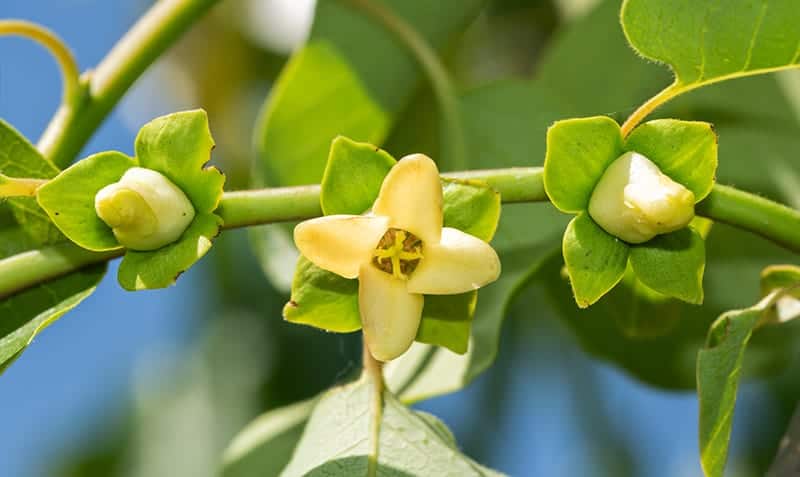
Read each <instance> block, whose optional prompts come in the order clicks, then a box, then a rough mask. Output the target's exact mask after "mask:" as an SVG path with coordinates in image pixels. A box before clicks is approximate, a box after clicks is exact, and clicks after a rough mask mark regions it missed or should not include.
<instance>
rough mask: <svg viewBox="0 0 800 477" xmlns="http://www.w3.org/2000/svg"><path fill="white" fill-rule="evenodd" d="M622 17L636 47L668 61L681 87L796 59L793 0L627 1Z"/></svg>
mask: <svg viewBox="0 0 800 477" xmlns="http://www.w3.org/2000/svg"><path fill="white" fill-rule="evenodd" d="M621 17H622V28H623V30H624V31H625V35H626V36H627V38H628V41H629V42H630V43H631V45H632V46H633V47H634V48H635V49H636V51H638V52H639V53H640V54H641V55H642V56H644V57H646V58H648V59H651V60H656V61H660V62H663V63H666V64H668V65H670V67H671V68H672V69H673V71H674V72H675V76H676V78H675V79H676V84H677V85H678V86H680V87H682V88H694V87H698V86H701V85H703V84H707V83H712V82H715V81H721V80H724V79H728V78H735V77H739V76H746V75H753V74H758V73H763V72H766V71H774V70H778V69H784V68H790V67H793V66H797V65H798V64H800V54H798V50H797V44H798V42H800V30H798V29H797V25H798V24H800V12H799V11H798V9H797V5H796V4H794V3H793V2H791V1H782V0H764V1H760V2H753V1H749V0H730V1H726V2H701V3H698V2H696V1H694V0H668V1H663V0H626V1H625V2H624V4H623V6H622V14H621ZM667 26H668V27H667Z"/></svg>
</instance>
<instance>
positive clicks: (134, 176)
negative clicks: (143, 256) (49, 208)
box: [94, 167, 195, 250]
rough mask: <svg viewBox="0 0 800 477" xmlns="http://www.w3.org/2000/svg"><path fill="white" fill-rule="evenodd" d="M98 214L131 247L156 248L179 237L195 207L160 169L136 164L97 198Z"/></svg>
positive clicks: (96, 207) (126, 245)
mask: <svg viewBox="0 0 800 477" xmlns="http://www.w3.org/2000/svg"><path fill="white" fill-rule="evenodd" d="M94 206H95V210H96V211H97V215H98V216H99V217H100V218H101V219H102V220H103V222H105V223H106V225H108V226H109V227H111V229H112V230H113V232H114V236H115V237H116V238H117V240H119V243H120V244H122V245H124V246H125V247H127V248H129V249H131V250H155V249H157V248H161V247H163V246H165V245H168V244H171V243H172V242H175V241H176V240H178V239H179V238H180V236H181V235H182V234H183V232H184V231H185V230H186V228H187V227H188V226H189V224H191V223H192V220H194V214H195V212H194V207H193V206H192V203H191V201H189V198H188V197H186V194H184V193H183V191H182V190H181V189H179V188H178V187H177V186H176V185H175V184H173V183H172V181H170V180H169V179H167V178H166V177H164V175H162V174H161V173H159V172H156V171H153V170H150V169H143V168H141V167H134V168H132V169H128V170H127V171H126V172H125V174H124V175H123V176H122V178H121V179H120V180H119V182H115V183H114V184H110V185H108V186H106V187H104V188H103V189H101V190H100V192H98V193H97V195H96V196H95V198H94Z"/></svg>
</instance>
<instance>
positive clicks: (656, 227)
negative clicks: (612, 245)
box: [589, 152, 694, 243]
mask: <svg viewBox="0 0 800 477" xmlns="http://www.w3.org/2000/svg"><path fill="white" fill-rule="evenodd" d="M589 215H590V216H591V217H592V219H594V221H595V222H596V223H597V224H598V225H600V227H602V228H603V229H604V230H605V231H606V232H608V233H610V234H612V235H614V236H616V237H619V238H620V239H622V240H624V241H626V242H628V243H642V242H646V241H648V240H650V239H651V238H653V237H655V236H656V235H658V234H664V233H668V232H673V231H675V230H678V229H681V228H683V227H685V226H686V225H688V224H689V222H691V220H692V218H693V217H694V193H692V191H690V190H689V189H687V188H686V187H684V186H683V185H681V184H678V183H677V182H675V181H673V180H672V179H670V178H669V177H667V176H666V175H665V174H663V173H662V172H661V170H660V169H659V168H658V166H656V165H655V164H653V162H652V161H650V159H648V158H646V157H645V156H643V155H641V154H639V153H636V152H626V153H625V154H623V155H622V156H620V157H619V158H618V159H617V160H616V161H614V162H613V163H612V164H611V165H610V166H608V169H606V171H605V173H603V177H601V178H600V181H599V182H598V183H597V185H596V186H595V188H594V191H593V192H592V197H591V199H589Z"/></svg>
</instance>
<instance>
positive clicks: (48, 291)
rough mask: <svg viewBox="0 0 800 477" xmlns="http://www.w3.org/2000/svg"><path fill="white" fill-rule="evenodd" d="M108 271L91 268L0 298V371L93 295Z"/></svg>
mask: <svg viewBox="0 0 800 477" xmlns="http://www.w3.org/2000/svg"><path fill="white" fill-rule="evenodd" d="M0 237H2V232H0ZM3 238H7V237H3ZM105 270H106V267H105V265H97V266H92V267H88V268H85V269H83V270H80V271H78V272H75V273H73V274H70V275H68V276H66V277H63V278H59V279H57V280H55V281H51V282H48V283H46V284H43V285H39V286H36V287H33V288H29V289H27V290H24V291H22V292H20V293H17V294H15V295H12V296H10V297H6V298H2V299H0V372H2V371H4V370H5V369H6V368H8V366H9V365H10V364H11V363H12V362H13V361H14V360H15V359H17V358H18V357H19V356H20V355H21V354H22V352H23V351H25V348H27V347H28V345H30V344H31V342H32V341H33V339H34V338H35V337H36V335H37V334H39V333H40V332H41V331H42V330H44V329H45V328H46V327H47V326H49V325H50V324H52V323H53V322H54V321H56V320H57V319H59V318H60V317H61V316H63V315H64V314H65V313H67V312H68V311H70V310H72V309H73V308H75V307H76V306H77V305H78V304H79V303H80V302H81V301H83V300H84V299H85V298H86V297H88V296H89V295H91V294H92V292H94V289H95V287H96V286H97V284H98V283H99V282H100V279H101V278H103V275H104V274H105Z"/></svg>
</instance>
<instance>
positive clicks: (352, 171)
mask: <svg viewBox="0 0 800 477" xmlns="http://www.w3.org/2000/svg"><path fill="white" fill-rule="evenodd" d="M396 162H397V161H395V159H394V158H393V157H392V156H391V155H389V154H388V153H387V152H386V151H383V150H382V149H380V148H377V147H375V146H373V145H372V144H369V143H364V142H356V141H353V140H352V139H350V138H347V137H344V136H339V137H337V138H336V139H334V140H333V143H331V150H330V153H329V155H328V164H327V166H325V174H324V175H323V176H322V190H321V192H320V204H321V205H322V211H323V212H324V213H325V215H334V214H352V215H359V214H362V213H364V212H366V211H367V210H368V209H370V208H371V207H372V203H373V202H375V198H376V197H378V193H379V192H380V190H381V184H382V183H383V178H384V177H386V174H388V173H389V169H391V168H392V166H393V165H394V164H395V163H396Z"/></svg>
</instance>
